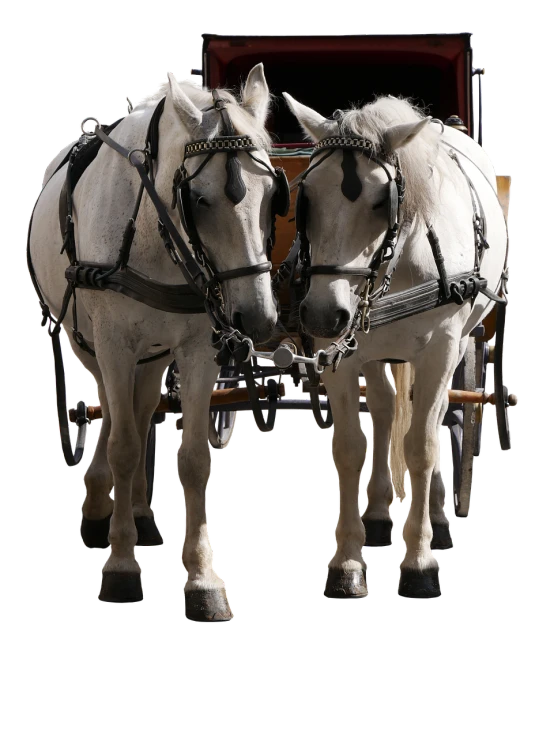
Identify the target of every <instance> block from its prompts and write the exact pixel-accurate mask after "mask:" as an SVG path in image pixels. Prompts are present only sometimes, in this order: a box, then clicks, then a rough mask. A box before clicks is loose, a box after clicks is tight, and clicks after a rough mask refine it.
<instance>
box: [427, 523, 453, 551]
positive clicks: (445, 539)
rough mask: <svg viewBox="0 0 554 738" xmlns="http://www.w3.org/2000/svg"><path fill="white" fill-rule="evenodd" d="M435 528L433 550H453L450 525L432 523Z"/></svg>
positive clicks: (432, 542)
mask: <svg viewBox="0 0 554 738" xmlns="http://www.w3.org/2000/svg"><path fill="white" fill-rule="evenodd" d="M431 525H432V526H433V540H432V541H431V548H436V549H441V550H443V549H446V548H452V546H453V545H454V544H453V543H452V538H451V537H450V529H449V526H448V523H431Z"/></svg>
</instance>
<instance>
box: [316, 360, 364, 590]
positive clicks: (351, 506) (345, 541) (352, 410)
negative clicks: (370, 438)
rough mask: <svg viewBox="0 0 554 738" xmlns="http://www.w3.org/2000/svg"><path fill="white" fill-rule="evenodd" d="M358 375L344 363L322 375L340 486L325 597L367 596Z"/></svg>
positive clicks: (353, 367) (362, 438) (351, 367)
mask: <svg viewBox="0 0 554 738" xmlns="http://www.w3.org/2000/svg"><path fill="white" fill-rule="evenodd" d="M358 374H359V368H358V366H355V365H350V364H348V362H346V363H345V364H343V365H342V366H341V368H340V370H339V371H338V372H337V373H336V374H333V373H332V372H328V373H327V374H326V375H325V387H326V389H327V393H328V397H329V400H330V402H331V407H332V410H333V418H334V435H333V458H334V460H335V465H336V467H337V472H338V475H339V484H340V514H339V521H338V525H337V529H336V538H337V552H336V554H335V555H334V557H333V558H332V560H331V562H330V563H329V574H328V577H327V585H326V587H325V595H326V597H341V598H343V597H365V595H367V587H366V577H365V568H366V567H365V563H364V560H363V558H362V546H363V545H364V540H365V531H364V526H363V524H362V521H361V518H360V511H359V508H358V493H359V485H360V473H361V470H362V466H363V464H364V460H365V452H366V439H365V436H364V434H363V432H362V429H361V426H360V414H359V403H360V387H359V382H358Z"/></svg>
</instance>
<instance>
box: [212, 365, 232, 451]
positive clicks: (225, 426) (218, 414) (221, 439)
mask: <svg viewBox="0 0 554 738" xmlns="http://www.w3.org/2000/svg"><path fill="white" fill-rule="evenodd" d="M238 374H239V368H238V367H236V366H234V364H233V365H230V366H224V367H222V369H221V371H220V372H219V378H220V379H222V378H226V377H236V376H237V375H238ZM236 386H237V383H236V382H224V383H222V384H218V385H217V387H218V389H227V388H229V387H236ZM236 417H237V414H236V412H232V411H231V410H210V424H209V427H208V439H209V441H210V444H211V446H212V447H213V448H225V446H226V445H227V444H228V443H229V441H230V440H231V436H232V435H233V429H234V427H235V419H236Z"/></svg>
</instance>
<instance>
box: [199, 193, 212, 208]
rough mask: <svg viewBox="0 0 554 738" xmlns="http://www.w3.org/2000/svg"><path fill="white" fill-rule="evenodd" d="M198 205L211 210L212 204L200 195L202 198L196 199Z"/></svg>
mask: <svg viewBox="0 0 554 738" xmlns="http://www.w3.org/2000/svg"><path fill="white" fill-rule="evenodd" d="M196 204H197V205H198V207H200V208H209V207H210V203H209V202H208V201H207V200H206V198H205V197H202V195H200V197H198V198H197V199H196Z"/></svg>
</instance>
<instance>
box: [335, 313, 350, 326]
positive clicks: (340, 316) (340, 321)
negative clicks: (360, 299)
mask: <svg viewBox="0 0 554 738" xmlns="http://www.w3.org/2000/svg"><path fill="white" fill-rule="evenodd" d="M349 321H350V313H349V311H348V310H344V309H342V310H337V328H338V330H339V331H343V330H344V329H345V328H346V326H347V325H348V323H349Z"/></svg>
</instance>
